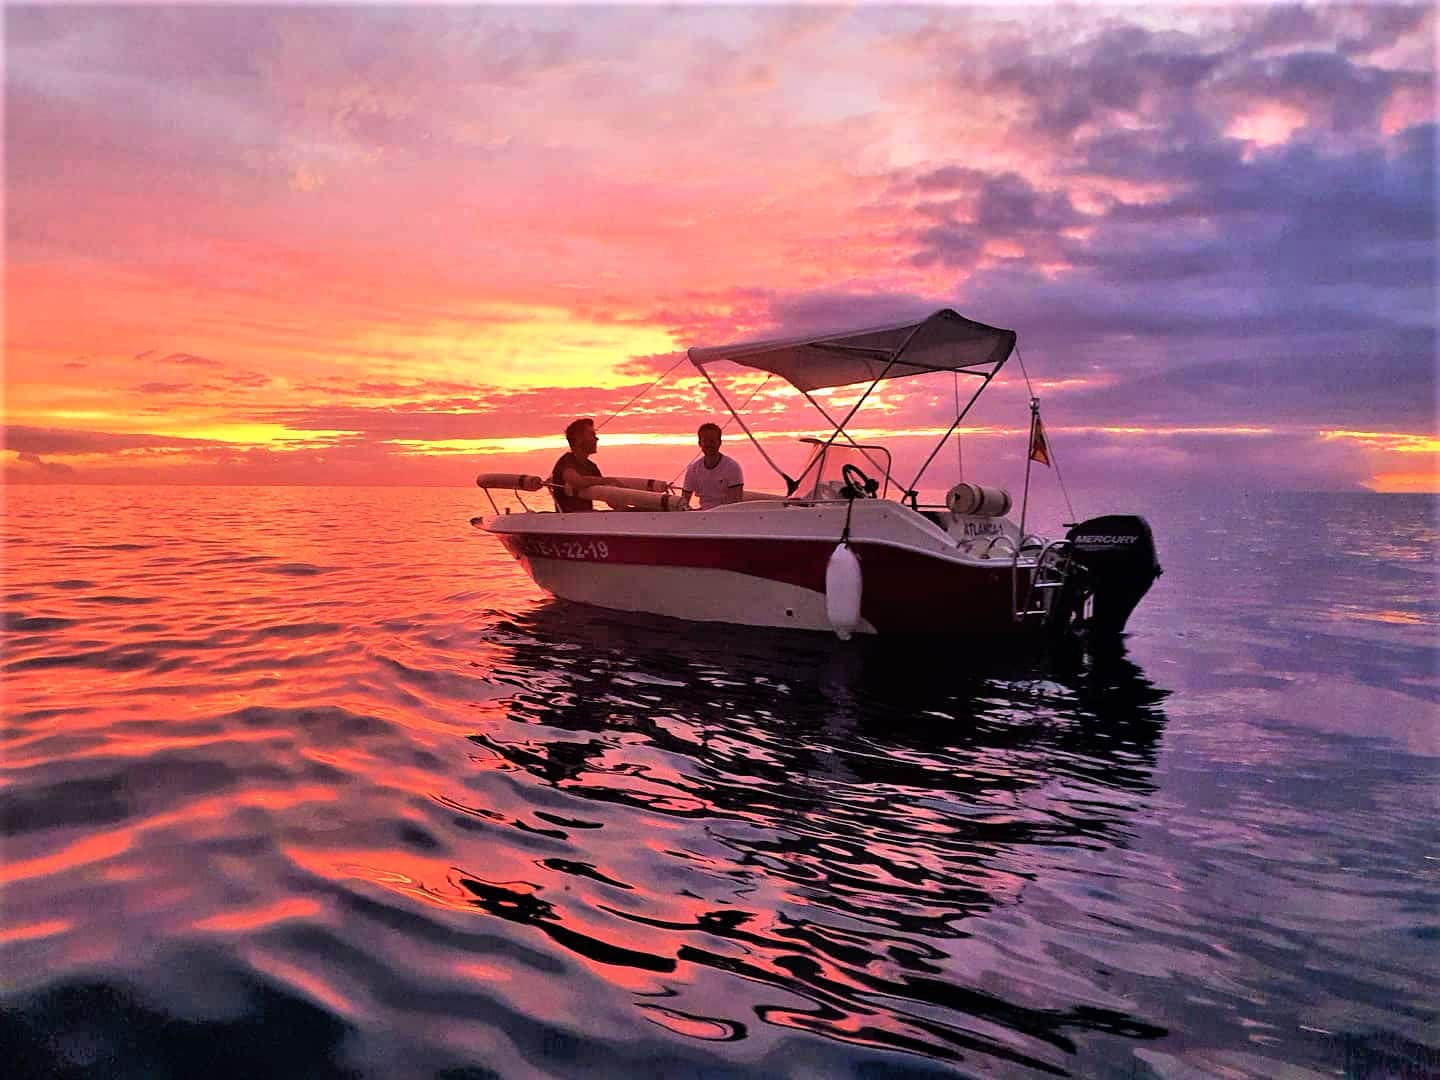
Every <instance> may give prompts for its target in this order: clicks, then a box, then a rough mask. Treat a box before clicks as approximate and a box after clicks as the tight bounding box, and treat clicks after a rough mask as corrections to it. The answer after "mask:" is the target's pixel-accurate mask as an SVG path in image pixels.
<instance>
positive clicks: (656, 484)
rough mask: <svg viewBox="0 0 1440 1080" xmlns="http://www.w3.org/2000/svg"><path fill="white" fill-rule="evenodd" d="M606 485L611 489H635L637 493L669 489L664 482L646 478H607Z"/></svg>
mask: <svg viewBox="0 0 1440 1080" xmlns="http://www.w3.org/2000/svg"><path fill="white" fill-rule="evenodd" d="M605 483H607V484H609V485H610V486H611V487H622V488H634V489H635V490H636V491H665V490H666V489H667V488H668V487H669V485H668V484H666V483H665V481H664V480H651V479H650V478H649V477H645V476H607V477H605Z"/></svg>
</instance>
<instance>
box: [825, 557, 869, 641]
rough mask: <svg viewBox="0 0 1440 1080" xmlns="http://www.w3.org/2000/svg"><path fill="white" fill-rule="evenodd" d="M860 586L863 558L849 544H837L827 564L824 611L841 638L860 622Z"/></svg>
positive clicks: (847, 636) (847, 635)
mask: <svg viewBox="0 0 1440 1080" xmlns="http://www.w3.org/2000/svg"><path fill="white" fill-rule="evenodd" d="M860 587H861V580H860V560H859V559H857V558H856V557H855V552H853V551H851V550H850V545H849V544H847V543H842V544H838V545H836V548H835V550H834V551H832V552H831V553H830V562H829V565H827V566H826V567H825V614H826V615H827V616H828V617H829V619H830V626H831V628H832V629H833V630H834V631H835V635H836V636H837V637H838V638H839V639H840V640H841V641H849V640H850V632H851V631H852V630H854V629H855V628H856V627H857V626H859V625H860Z"/></svg>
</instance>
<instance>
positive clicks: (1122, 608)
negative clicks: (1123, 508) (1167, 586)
mask: <svg viewBox="0 0 1440 1080" xmlns="http://www.w3.org/2000/svg"><path fill="white" fill-rule="evenodd" d="M1066 539H1067V540H1069V542H1070V557H1071V560H1072V566H1071V571H1070V573H1069V574H1068V575H1067V580H1066V587H1065V589H1064V590H1063V591H1062V595H1061V599H1060V602H1059V603H1057V604H1056V605H1055V607H1054V608H1053V609H1052V618H1056V619H1059V620H1061V621H1063V623H1064V624H1065V625H1070V624H1072V623H1078V624H1079V625H1080V627H1081V628H1082V629H1086V630H1090V631H1091V632H1093V633H1098V634H1119V633H1121V632H1123V631H1124V629H1125V623H1126V621H1127V620H1128V619H1129V618H1130V613H1131V612H1132V611H1134V610H1135V605H1136V604H1138V603H1140V600H1141V598H1142V597H1143V596H1144V595H1145V594H1146V593H1147V592H1148V591H1149V590H1150V586H1151V585H1153V584H1154V583H1155V579H1156V578H1158V577H1159V576H1160V574H1161V573H1162V570H1161V568H1160V562H1159V559H1158V558H1157V557H1156V554H1155V538H1154V536H1153V535H1152V534H1151V532H1150V524H1149V522H1147V521H1146V520H1145V519H1144V518H1142V517H1139V516H1138V515H1135V514H1107V515H1105V516H1103V517H1096V518H1091V519H1090V520H1088V521H1082V522H1080V523H1079V524H1078V525H1071V526H1070V531H1069V532H1068V533H1067V534H1066Z"/></svg>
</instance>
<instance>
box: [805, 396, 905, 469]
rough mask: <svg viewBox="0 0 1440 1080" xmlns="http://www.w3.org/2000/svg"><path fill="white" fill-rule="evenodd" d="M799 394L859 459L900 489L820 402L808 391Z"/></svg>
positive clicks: (882, 466) (808, 465) (808, 466)
mask: <svg viewBox="0 0 1440 1080" xmlns="http://www.w3.org/2000/svg"><path fill="white" fill-rule="evenodd" d="M800 393H802V394H804V395H805V400H806V401H808V402H810V404H811V405H814V406H815V411H816V412H818V413H819V414H820V415H821V416H823V417H824V418H825V422H826V423H827V424H829V425H830V426H831V427H833V428H835V430H836V431H838V432H840V434H842V435H844V436H845V439H846V441H847V442H849V444H850V445H851V446H853V447H854V448H855V449H856V450H859V451H860V456H861V457H863V458H864V459H865V460H866V461H868V462H869V463H870V464H871V465H873V466H875V468H877V469H879V470H880V472H881V473H882V474H884V476H885V479H886V480H888V481H889V482H890V483H892V484H894V485H895V486H896V487H897V488H900V481H899V480H897V479H895V477H894V475H892V474H891V472H890V470H889V469H887V468H886V467H885V466H884V465H881V464H880V463H879V462H878V461H876V460H875V459H874V458H873V457H871V456H870V455H869V453H867V452H866V450H865V448H864V447H863V446H861V445H860V444H859V443H857V442H856V441H855V438H854V436H852V435H851V434H850V433H849V432H848V431H845V430H844V429H843V428H841V427H840V426H839V425H837V424H836V423H835V420H834V418H832V417H831V415H830V414H829V413H828V412H826V411H825V407H824V406H823V405H821V404H820V402H818V401H816V400H815V399H814V398H813V397H811V396H810V391H808V390H801V391H800ZM826 445H827V446H828V445H829V444H828V443H827V444H826ZM809 471H810V463H809V462H806V467H805V472H809ZM800 479H801V480H804V479H805V473H801V474H800ZM900 490H901V491H904V490H905V489H904V488H900Z"/></svg>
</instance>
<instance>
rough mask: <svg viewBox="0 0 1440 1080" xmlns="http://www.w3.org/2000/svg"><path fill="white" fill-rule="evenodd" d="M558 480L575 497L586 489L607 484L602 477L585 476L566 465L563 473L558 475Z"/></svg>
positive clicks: (571, 466) (573, 467)
mask: <svg viewBox="0 0 1440 1080" xmlns="http://www.w3.org/2000/svg"><path fill="white" fill-rule="evenodd" d="M560 479H561V480H562V481H563V482H564V484H565V486H566V487H567V488H569V489H570V490H571V491H573V492H574V493H575V494H576V495H579V494H580V493H581V492H582V491H584V490H585V489H586V488H592V487H595V486H597V485H599V484H606V483H609V481H608V480H606V479H605V477H603V476H587V475H586V474H585V473H582V472H581V471H580V470H579V469H577V468H575V466H574V465H567V466H566V467H565V471H564V472H563V473H561V474H560Z"/></svg>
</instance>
